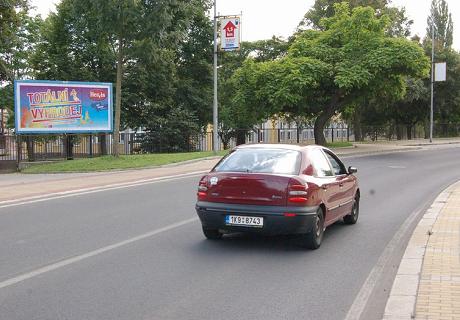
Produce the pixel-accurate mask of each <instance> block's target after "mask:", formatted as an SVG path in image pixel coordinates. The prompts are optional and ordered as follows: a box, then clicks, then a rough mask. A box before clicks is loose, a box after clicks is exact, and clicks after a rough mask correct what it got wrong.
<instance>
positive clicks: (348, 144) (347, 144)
mask: <svg viewBox="0 0 460 320" xmlns="http://www.w3.org/2000/svg"><path fill="white" fill-rule="evenodd" d="M327 147H328V148H347V147H353V144H352V143H351V142H347V141H337V142H331V143H328V144H327Z"/></svg>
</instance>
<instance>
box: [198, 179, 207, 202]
mask: <svg viewBox="0 0 460 320" xmlns="http://www.w3.org/2000/svg"><path fill="white" fill-rule="evenodd" d="M207 184H208V182H207V179H206V176H204V177H203V178H201V180H200V182H199V183H198V193H197V197H198V200H205V199H206V197H207V195H208V187H207Z"/></svg>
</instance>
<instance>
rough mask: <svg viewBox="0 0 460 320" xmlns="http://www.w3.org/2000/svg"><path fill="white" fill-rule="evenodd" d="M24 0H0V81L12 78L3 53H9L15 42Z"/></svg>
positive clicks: (25, 2)
mask: <svg viewBox="0 0 460 320" xmlns="http://www.w3.org/2000/svg"><path fill="white" fill-rule="evenodd" d="M27 9H28V5H27V1H25V0H2V1H0V81H4V80H10V81H11V80H12V79H13V78H14V75H13V74H12V72H11V70H10V66H9V61H7V56H5V53H9V52H10V51H11V50H12V48H13V47H14V46H15V43H16V42H17V38H18V35H17V31H18V30H19V28H20V27H21V16H22V14H23V12H24V11H27Z"/></svg>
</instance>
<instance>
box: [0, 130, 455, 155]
mask: <svg viewBox="0 0 460 320" xmlns="http://www.w3.org/2000/svg"><path fill="white" fill-rule="evenodd" d="M427 132H428V131H427V128H425V127H423V126H412V127H410V126H385V127H383V126H382V127H362V128H360V130H359V134H358V132H355V130H353V128H350V127H348V126H346V125H340V126H334V127H328V128H326V129H325V130H324V135H325V137H326V140H327V141H328V142H345V141H350V142H354V141H357V140H359V141H379V140H401V139H419V138H427ZM434 136H435V137H458V136H460V124H449V125H436V126H435V128H434ZM112 139H113V136H112V135H111V134H97V135H29V136H16V135H14V134H3V135H0V162H1V161H2V160H3V161H16V162H20V161H43V160H57V159H75V158H87V157H97V156H101V155H106V154H112V151H113V150H112V148H113V144H112ZM237 141H239V142H244V143H291V144H312V143H314V131H313V128H312V127H308V128H299V129H297V128H284V129H258V128H255V129H252V130H234V131H232V132H230V133H227V135H220V138H219V142H218V145H219V148H220V149H224V147H226V148H232V147H234V146H236V145H237ZM224 142H225V143H224ZM117 146H118V148H119V153H120V154H139V153H163V152H187V151H188V152H192V151H212V146H213V133H212V131H208V132H203V133H200V134H196V135H192V136H188V137H180V139H178V140H177V141H175V142H173V143H170V142H168V141H165V140H164V139H162V137H161V136H157V137H153V139H152V136H151V135H150V136H149V135H146V134H145V133H121V134H120V137H119V143H118V145H117Z"/></svg>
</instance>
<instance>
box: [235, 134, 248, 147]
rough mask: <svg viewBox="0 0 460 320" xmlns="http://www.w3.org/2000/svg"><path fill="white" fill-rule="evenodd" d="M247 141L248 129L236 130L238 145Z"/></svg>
mask: <svg viewBox="0 0 460 320" xmlns="http://www.w3.org/2000/svg"><path fill="white" fill-rule="evenodd" d="M245 143H246V130H237V131H236V145H237V146H239V145H240V144H245Z"/></svg>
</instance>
